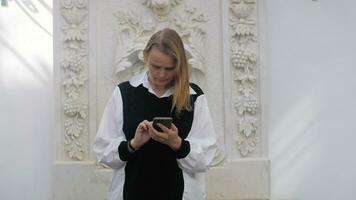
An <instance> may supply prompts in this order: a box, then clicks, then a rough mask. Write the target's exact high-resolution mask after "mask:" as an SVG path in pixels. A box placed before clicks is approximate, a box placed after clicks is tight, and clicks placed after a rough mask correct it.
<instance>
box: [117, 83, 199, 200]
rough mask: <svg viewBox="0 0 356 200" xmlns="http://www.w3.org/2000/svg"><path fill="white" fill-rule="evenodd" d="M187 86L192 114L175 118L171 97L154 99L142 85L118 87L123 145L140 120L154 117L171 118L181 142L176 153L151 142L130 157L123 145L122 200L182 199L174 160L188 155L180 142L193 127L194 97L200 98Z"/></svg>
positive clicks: (180, 175)
mask: <svg viewBox="0 0 356 200" xmlns="http://www.w3.org/2000/svg"><path fill="white" fill-rule="evenodd" d="M190 86H191V87H192V88H193V89H194V91H195V92H196V94H193V95H190V97H191V102H192V107H193V110H192V111H183V112H182V113H181V115H180V116H179V117H178V118H177V117H176V116H175V115H172V114H171V106H172V96H169V97H163V98H158V97H157V96H155V95H154V94H152V93H150V92H148V90H147V88H145V87H143V86H142V84H141V85H139V86H137V87H133V86H132V85H130V83H129V82H123V83H121V84H119V86H118V87H119V88H120V91H121V96H122V102H123V132H124V134H125V136H126V139H127V141H130V140H131V139H132V138H133V137H134V136H135V131H136V128H137V125H138V124H139V123H140V122H142V121H143V120H148V121H152V119H153V118H154V117H167V116H170V117H172V118H173V123H174V125H175V126H176V127H177V128H178V130H179V136H180V137H181V138H182V146H181V148H180V149H179V150H178V151H177V152H175V151H173V150H172V149H171V148H170V147H169V146H167V145H164V144H161V143H159V142H156V141H154V140H152V139H150V140H149V141H148V142H147V143H146V144H145V145H143V146H142V147H141V148H140V149H139V150H137V151H135V153H133V154H131V153H129V152H128V149H127V142H126V141H124V142H122V143H121V144H120V146H119V149H118V150H119V156H120V158H121V159H122V160H124V161H127V163H126V167H125V183H124V194H123V195H124V199H125V200H146V199H147V200H148V199H155V200H160V199H162V200H178V199H179V200H181V199H182V197H183V191H184V180H183V173H182V170H181V169H180V168H179V167H178V164H177V158H178V159H179V158H183V157H185V156H187V155H188V154H189V151H190V145H189V142H188V141H185V140H184V139H185V138H186V137H187V136H188V133H189V131H190V129H191V126H192V123H193V117H194V103H195V101H196V99H197V97H198V96H199V95H202V94H203V92H202V90H201V89H200V88H199V87H198V86H197V85H195V84H190ZM173 113H174V112H173Z"/></svg>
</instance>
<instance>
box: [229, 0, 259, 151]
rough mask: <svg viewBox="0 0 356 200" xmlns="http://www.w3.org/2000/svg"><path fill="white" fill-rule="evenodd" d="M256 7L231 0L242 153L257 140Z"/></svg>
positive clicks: (238, 135) (249, 1) (247, 0)
mask: <svg viewBox="0 0 356 200" xmlns="http://www.w3.org/2000/svg"><path fill="white" fill-rule="evenodd" d="M255 9H256V2H255V0H230V39H231V43H230V44H231V49H230V51H231V65H232V67H233V71H234V73H233V80H234V81H235V83H236V87H235V88H236V91H234V107H235V109H236V113H237V120H236V125H237V126H236V127H237V130H236V132H235V133H234V139H235V141H236V143H237V148H238V150H239V151H240V154H241V155H242V156H247V155H248V154H249V153H251V152H253V151H255V149H256V146H257V144H258V142H259V137H258V129H259V117H258V114H259V102H260V100H259V93H258V88H257V80H258V79H259V77H258V66H257V60H258V56H257V53H256V51H257V50H256V48H254V45H255V44H256V43H257V42H258V41H257V39H256V34H255V33H254V29H255V26H256V21H255V20H254V19H255V17H253V16H252V14H253V11H254V10H255Z"/></svg>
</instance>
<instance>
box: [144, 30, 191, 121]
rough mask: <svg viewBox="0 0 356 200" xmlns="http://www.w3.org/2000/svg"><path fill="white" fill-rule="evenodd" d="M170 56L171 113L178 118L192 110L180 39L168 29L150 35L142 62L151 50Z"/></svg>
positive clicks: (185, 60) (174, 32)
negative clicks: (171, 79) (171, 67)
mask: <svg viewBox="0 0 356 200" xmlns="http://www.w3.org/2000/svg"><path fill="white" fill-rule="evenodd" d="M153 47H154V48H157V49H158V50H159V51H161V52H162V53H165V54H167V55H169V56H171V57H172V58H173V60H174V63H175V72H176V75H175V77H174V93H173V99H172V107H171V113H173V111H174V112H175V115H176V116H179V115H180V113H181V112H182V111H183V110H188V111H191V110H192V106H191V101H190V93H189V68H188V63H187V58H186V55H185V51H184V45H183V42H182V39H181V38H180V36H179V35H178V33H177V32H176V31H175V30H173V29H169V28H165V29H163V30H160V31H158V32H156V33H155V34H153V35H152V37H151V38H150V40H149V41H148V43H147V45H146V48H145V49H144V50H143V55H144V60H145V62H146V63H147V59H148V54H149V52H150V51H151V49H152V48H153Z"/></svg>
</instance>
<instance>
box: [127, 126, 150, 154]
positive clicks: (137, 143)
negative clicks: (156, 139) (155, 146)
mask: <svg viewBox="0 0 356 200" xmlns="http://www.w3.org/2000/svg"><path fill="white" fill-rule="evenodd" d="M149 123H150V122H149V121H147V120H144V121H142V122H140V123H139V124H138V126H137V128H136V132H135V137H134V138H133V139H132V140H131V141H130V142H131V146H132V147H133V148H134V149H135V150H138V149H139V148H140V147H141V146H142V145H144V144H145V143H146V142H147V141H148V140H149V139H150V138H151V137H150V134H149V133H148V127H149Z"/></svg>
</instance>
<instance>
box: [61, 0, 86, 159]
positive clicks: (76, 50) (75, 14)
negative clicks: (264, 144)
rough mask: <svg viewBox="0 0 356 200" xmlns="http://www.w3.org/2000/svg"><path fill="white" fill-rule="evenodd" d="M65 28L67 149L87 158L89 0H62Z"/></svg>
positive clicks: (63, 63) (63, 64) (74, 156)
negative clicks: (83, 136) (86, 92)
mask: <svg viewBox="0 0 356 200" xmlns="http://www.w3.org/2000/svg"><path fill="white" fill-rule="evenodd" d="M60 12H61V16H62V19H61V26H60V28H61V30H62V34H63V43H62V52H63V54H62V57H61V67H62V71H63V77H62V80H61V81H62V84H63V89H64V93H65V97H64V100H63V102H62V105H63V111H64V150H65V151H66V152H67V154H68V156H69V158H70V159H72V160H83V159H84V153H85V149H86V147H85V145H84V144H83V142H81V136H82V135H83V131H84V130H85V125H86V124H87V116H88V100H87V98H86V97H85V95H84V93H85V87H86V84H87V77H86V75H85V73H86V72H87V68H88V45H87V40H88V2H87V0H61V11H60Z"/></svg>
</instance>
